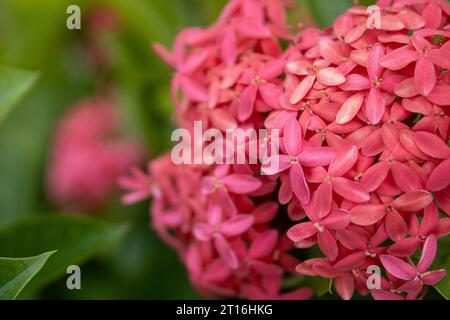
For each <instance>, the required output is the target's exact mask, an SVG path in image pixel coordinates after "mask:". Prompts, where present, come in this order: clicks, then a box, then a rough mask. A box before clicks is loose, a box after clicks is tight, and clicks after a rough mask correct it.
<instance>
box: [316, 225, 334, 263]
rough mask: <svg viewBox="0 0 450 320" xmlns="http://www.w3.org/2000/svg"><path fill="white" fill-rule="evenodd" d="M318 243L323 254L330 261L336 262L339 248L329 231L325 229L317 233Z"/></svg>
mask: <svg viewBox="0 0 450 320" xmlns="http://www.w3.org/2000/svg"><path fill="white" fill-rule="evenodd" d="M317 243H318V245H319V248H320V250H321V251H322V252H323V254H324V255H325V256H326V257H327V258H328V259H329V260H330V261H334V260H336V258H337V255H338V246H337V243H336V239H335V238H334V236H333V235H332V234H331V232H330V231H328V229H324V230H323V231H321V232H318V233H317Z"/></svg>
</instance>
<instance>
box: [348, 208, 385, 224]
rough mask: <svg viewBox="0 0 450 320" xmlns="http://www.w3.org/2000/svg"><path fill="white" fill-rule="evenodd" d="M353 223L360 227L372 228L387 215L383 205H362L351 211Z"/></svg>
mask: <svg viewBox="0 0 450 320" xmlns="http://www.w3.org/2000/svg"><path fill="white" fill-rule="evenodd" d="M351 214H352V217H351V222H352V223H354V224H356V225H359V226H371V225H373V224H375V223H377V222H378V221H380V220H381V219H383V217H384V216H385V215H386V206H385V205H383V204H362V205H358V206H356V207H354V208H353V209H352V210H351Z"/></svg>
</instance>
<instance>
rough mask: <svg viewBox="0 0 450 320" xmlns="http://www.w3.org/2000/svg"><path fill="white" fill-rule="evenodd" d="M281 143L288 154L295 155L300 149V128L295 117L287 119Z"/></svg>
mask: <svg viewBox="0 0 450 320" xmlns="http://www.w3.org/2000/svg"><path fill="white" fill-rule="evenodd" d="M283 143H284V148H285V149H286V152H287V153H288V155H290V156H296V155H298V154H299V153H300V152H301V151H302V128H301V127H300V124H299V123H298V121H297V119H295V118H291V119H289V120H288V121H287V122H286V124H285V126H284V131H283Z"/></svg>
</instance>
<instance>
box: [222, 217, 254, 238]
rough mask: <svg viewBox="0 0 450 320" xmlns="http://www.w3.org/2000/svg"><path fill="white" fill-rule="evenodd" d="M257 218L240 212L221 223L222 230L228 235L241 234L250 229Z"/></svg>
mask: <svg viewBox="0 0 450 320" xmlns="http://www.w3.org/2000/svg"><path fill="white" fill-rule="evenodd" d="M254 221H255V218H254V217H253V216H252V215H249V214H238V215H235V216H233V217H231V218H230V219H228V220H226V221H224V222H222V223H221V224H220V232H221V233H222V234H224V235H226V236H227V237H234V236H237V235H240V234H242V233H244V232H245V231H247V230H248V229H250V227H251V226H252V225H253V222H254Z"/></svg>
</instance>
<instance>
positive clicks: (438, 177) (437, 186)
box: [427, 159, 450, 191]
mask: <svg viewBox="0 0 450 320" xmlns="http://www.w3.org/2000/svg"><path fill="white" fill-rule="evenodd" d="M449 184H450V159H448V160H445V161H442V162H441V163H440V164H438V165H437V166H436V168H434V170H433V172H432V173H431V174H430V177H429V178H428V181H427V190H430V191H439V190H443V189H445V188H447V186H448V185H449Z"/></svg>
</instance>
